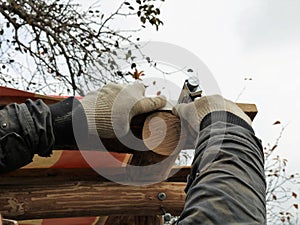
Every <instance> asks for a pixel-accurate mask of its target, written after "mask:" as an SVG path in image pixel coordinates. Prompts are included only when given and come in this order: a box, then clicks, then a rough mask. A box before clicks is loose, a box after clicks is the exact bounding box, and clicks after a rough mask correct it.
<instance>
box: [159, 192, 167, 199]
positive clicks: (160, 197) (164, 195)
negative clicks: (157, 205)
mask: <svg viewBox="0 0 300 225" xmlns="http://www.w3.org/2000/svg"><path fill="white" fill-rule="evenodd" d="M157 198H158V199H159V200H161V201H163V200H165V199H166V198H167V195H166V193H164V192H161V193H159V194H158V195H157Z"/></svg>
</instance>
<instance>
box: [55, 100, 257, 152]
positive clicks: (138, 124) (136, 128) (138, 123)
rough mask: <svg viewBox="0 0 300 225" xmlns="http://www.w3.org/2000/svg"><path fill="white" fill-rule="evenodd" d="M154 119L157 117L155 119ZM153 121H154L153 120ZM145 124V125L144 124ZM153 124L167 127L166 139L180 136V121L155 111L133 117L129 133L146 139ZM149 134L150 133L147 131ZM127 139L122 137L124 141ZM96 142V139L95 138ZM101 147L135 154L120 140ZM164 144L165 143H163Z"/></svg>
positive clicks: (251, 108)
mask: <svg viewBox="0 0 300 225" xmlns="http://www.w3.org/2000/svg"><path fill="white" fill-rule="evenodd" d="M237 105H238V106H239V107H240V108H241V109H242V110H243V111H244V112H245V113H246V114H247V115H248V116H249V117H250V118H251V119H252V120H253V119H254V117H255V116H256V114H257V108H256V106H255V104H246V103H237ZM155 117H157V118H156V119H155ZM153 119H154V120H153ZM162 121H165V123H162ZM145 123H146V124H145ZM153 123H155V124H156V125H159V128H156V130H158V129H161V126H164V125H165V124H166V125H167V127H168V129H167V134H168V137H170V136H173V137H176V138H177V137H178V136H180V120H179V118H178V117H176V116H175V115H173V114H172V111H171V110H163V111H156V112H151V113H146V114H142V115H138V116H135V117H134V118H133V119H132V121H131V125H130V127H131V131H132V133H133V134H134V135H136V136H137V137H139V136H141V134H142V133H143V132H144V137H140V138H143V140H144V139H146V138H147V131H146V133H145V130H147V127H149V124H150V125H151V124H152V126H151V127H152V128H154V127H155V126H154V125H153ZM149 132H150V133H151V131H149ZM126 138H127V137H124V140H125V139H126ZM96 140H98V138H96ZM101 141H102V143H103V145H104V146H105V149H107V150H108V151H111V152H119V153H131V154H132V153H135V150H133V149H132V148H130V147H128V146H126V145H124V144H123V143H122V142H121V141H120V140H118V139H116V138H103V139H101ZM150 142H151V140H149V141H148V143H146V146H145V145H143V143H142V142H141V143H139V144H140V145H141V146H137V147H138V148H140V149H142V148H143V149H146V148H148V147H149V148H150V149H151V150H153V148H152V147H151V146H152V145H151V144H150V145H149V143H150ZM88 144H89V146H87V149H97V147H95V146H97V144H93V141H90V142H89V143H88ZM164 144H166V142H164ZM184 147H189V146H183V148H184ZM55 148H56V149H76V148H77V147H76V146H65V145H64V146H55ZM167 149H169V151H173V149H170V148H169V146H168V145H165V149H164V150H162V152H157V151H154V152H156V153H157V154H163V155H169V153H168V152H165V151H167ZM97 150H104V149H97Z"/></svg>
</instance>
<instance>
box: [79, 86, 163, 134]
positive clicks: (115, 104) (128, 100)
mask: <svg viewBox="0 0 300 225" xmlns="http://www.w3.org/2000/svg"><path fill="white" fill-rule="evenodd" d="M144 94H145V87H144V85H143V84H141V83H134V84H130V85H124V84H114V83H111V84H108V85H105V86H104V87H103V88H101V89H99V90H98V91H93V92H90V93H88V94H87V95H86V96H85V97H84V98H83V99H82V100H81V104H82V106H83V108H84V111H85V113H86V117H87V121H88V127H89V133H90V134H93V135H99V136H100V137H102V138H113V137H123V136H125V135H126V134H127V133H128V131H129V129H130V121H131V119H132V118H133V117H134V116H135V115H138V114H143V113H147V112H151V111H154V110H157V109H160V108H162V107H164V106H165V105H166V98H165V97H163V96H158V97H153V98H149V97H145V95H144Z"/></svg>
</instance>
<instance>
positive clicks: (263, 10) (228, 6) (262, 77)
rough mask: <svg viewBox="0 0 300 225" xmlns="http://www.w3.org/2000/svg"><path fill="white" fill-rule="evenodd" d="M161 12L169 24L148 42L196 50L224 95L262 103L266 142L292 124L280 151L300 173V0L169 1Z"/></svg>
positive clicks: (260, 128)
mask: <svg viewBox="0 0 300 225" xmlns="http://www.w3.org/2000/svg"><path fill="white" fill-rule="evenodd" d="M161 11H162V13H163V21H164V23H165V24H164V26H163V27H162V28H161V30H160V31H159V32H154V31H149V30H148V31H146V32H144V33H143V38H144V39H146V40H153V41H166V42H170V43H173V44H177V45H179V46H181V47H184V48H186V49H188V50H190V51H192V52H193V53H194V54H196V55H197V56H198V57H199V58H201V59H202V60H203V61H204V62H205V64H206V65H207V66H208V67H209V69H210V70H211V71H212V73H213V75H214V77H215V79H216V80H217V82H218V84H219V86H220V88H221V91H222V94H223V95H224V96H225V97H227V98H229V99H232V100H235V99H237V97H238V96H239V95H240V93H242V95H241V96H240V97H239V99H238V101H239V102H253V103H255V104H257V106H258V109H259V114H258V116H257V118H256V119H255V122H254V128H255V130H256V132H257V134H258V136H259V137H260V138H261V139H262V140H263V142H264V144H267V143H268V142H270V143H274V142H275V140H276V138H277V137H278V136H279V132H280V129H281V126H273V125H272V124H273V123H274V122H275V121H276V120H280V121H281V122H282V124H283V125H287V127H286V129H285V131H284V134H283V137H282V139H281V140H280V143H279V148H278V153H281V155H283V156H284V157H287V158H288V160H289V168H290V169H291V170H293V171H300V165H299V157H298V155H300V153H298V151H300V150H299V146H298V139H299V137H300V135H299V131H298V129H299V125H300V119H299V115H300V104H299V103H298V102H299V100H298V99H297V98H298V96H299V94H298V92H299V90H300V77H299V74H300V14H299V12H300V1H297V0H289V1H282V0H264V1H261V0H251V1H239V0H229V1H223V0H211V1H195V0H193V1H192V0H186V1H166V2H165V3H164V4H163V6H162V8H161ZM250 77H251V78H252V80H251V81H249V80H248V81H247V80H244V78H250ZM244 88H245V89H244ZM243 90H244V91H243Z"/></svg>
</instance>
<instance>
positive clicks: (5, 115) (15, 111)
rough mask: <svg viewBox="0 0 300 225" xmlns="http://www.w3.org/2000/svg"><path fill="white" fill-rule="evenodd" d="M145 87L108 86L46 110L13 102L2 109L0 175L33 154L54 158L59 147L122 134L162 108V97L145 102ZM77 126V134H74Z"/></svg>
mask: <svg viewBox="0 0 300 225" xmlns="http://www.w3.org/2000/svg"><path fill="white" fill-rule="evenodd" d="M144 93H145V87H144V86H143V85H142V84H139V83H134V84H132V85H121V84H108V85H105V86H104V87H103V88H101V89H99V90H98V91H94V92H90V93H88V94H87V95H86V96H85V97H84V98H83V99H82V100H80V101H78V100H77V99H75V98H73V97H71V98H68V99H66V100H64V101H62V102H59V103H56V104H54V105H51V106H47V105H46V104H45V103H44V102H43V101H42V100H37V101H31V100H27V101H26V102H25V103H23V104H10V105H7V106H6V107H4V108H3V109H2V110H0V173H3V172H8V171H11V170H15V169H18V168H20V167H22V166H24V165H26V164H28V163H30V162H31V161H32V158H33V156H34V154H38V155H39V156H42V157H47V156H50V155H51V153H52V149H53V147H54V146H55V145H58V146H63V145H76V142H77V141H78V140H77V139H78V138H80V141H85V142H87V138H88V137H89V135H90V134H93V135H99V136H100V137H101V138H102V137H106V138H113V137H116V136H118V137H119V136H124V135H126V133H127V132H128V131H129V127H130V120H131V119H132V117H133V116H135V115H137V114H141V113H147V112H151V111H153V110H156V109H159V108H161V107H164V106H165V104H166V99H165V98H164V97H154V98H147V97H145V96H144ZM75 123H76V126H75V127H76V129H77V132H76V133H77V135H76V137H75V134H74V124H75Z"/></svg>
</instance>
